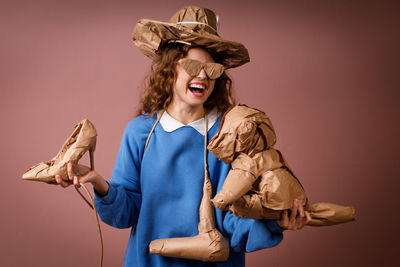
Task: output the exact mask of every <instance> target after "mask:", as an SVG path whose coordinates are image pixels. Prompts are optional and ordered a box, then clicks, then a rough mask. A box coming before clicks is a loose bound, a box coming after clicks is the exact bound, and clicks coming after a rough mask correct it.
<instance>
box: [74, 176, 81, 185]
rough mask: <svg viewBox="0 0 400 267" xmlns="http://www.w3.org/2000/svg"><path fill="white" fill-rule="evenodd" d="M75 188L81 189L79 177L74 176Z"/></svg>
mask: <svg viewBox="0 0 400 267" xmlns="http://www.w3.org/2000/svg"><path fill="white" fill-rule="evenodd" d="M74 186H75V187H77V188H79V187H81V184H80V182H79V179H78V176H74Z"/></svg>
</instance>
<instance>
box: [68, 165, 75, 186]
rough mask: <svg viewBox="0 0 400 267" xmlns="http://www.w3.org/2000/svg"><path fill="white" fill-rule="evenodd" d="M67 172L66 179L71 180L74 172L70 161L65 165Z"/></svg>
mask: <svg viewBox="0 0 400 267" xmlns="http://www.w3.org/2000/svg"><path fill="white" fill-rule="evenodd" d="M67 173H68V179H69V180H70V181H71V182H72V181H73V180H74V176H75V175H74V172H73V171H72V164H71V162H69V163H68V165H67Z"/></svg>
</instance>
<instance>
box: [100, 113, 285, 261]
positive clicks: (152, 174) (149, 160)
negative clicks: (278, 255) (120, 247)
mask: <svg viewBox="0 0 400 267" xmlns="http://www.w3.org/2000/svg"><path fill="white" fill-rule="evenodd" d="M156 118H157V115H156V114H155V115H154V116H153V117H148V116H139V117H137V118H135V119H133V120H132V121H130V122H129V123H128V124H127V126H126V128H125V132H124V135H123V138H122V142H121V146H120V149H119V153H118V156H117V159H116V163H115V167H114V171H113V173H112V177H111V179H110V182H109V185H110V189H109V192H108V194H107V195H106V196H104V197H100V196H99V195H96V198H95V202H96V207H97V209H98V212H99V214H100V217H101V219H102V220H103V221H104V222H105V223H107V224H109V225H111V226H114V227H117V228H131V234H130V238H129V242H128V245H127V248H126V253H125V259H124V265H123V266H174V267H175V266H244V265H245V256H244V253H245V252H251V251H255V250H258V249H262V248H268V247H272V246H275V245H277V244H279V242H280V241H281V240H282V229H281V228H280V227H279V226H278V225H277V224H276V222H275V221H271V220H253V219H243V218H241V217H237V216H233V215H232V213H231V212H223V211H220V210H218V209H215V217H216V226H217V228H218V229H219V231H220V232H221V233H222V234H223V235H224V236H226V237H227V238H229V240H230V246H231V251H230V256H229V259H228V260H227V261H226V262H215V263H209V262H208V263H207V262H200V261H193V260H186V259H177V258H170V257H163V256H159V255H151V254H149V252H148V250H149V249H148V245H149V243H150V242H151V241H152V240H154V239H159V238H170V237H188V236H195V235H197V234H198V229H197V227H198V222H199V215H198V209H199V205H200V201H201V198H202V195H203V191H202V190H203V182H204V159H203V158H204V136H203V135H202V134H200V133H199V132H198V131H197V130H196V129H195V128H193V127H191V126H183V127H179V128H177V129H175V130H173V131H171V132H167V131H165V130H164V129H163V127H162V125H161V124H160V123H158V124H157V126H156V128H155V130H154V133H153V134H152V136H151V139H150V142H149V145H148V147H147V149H146V152H145V153H144V152H143V150H144V145H145V143H146V139H147V136H148V135H149V132H150V130H151V128H152V126H153V124H154V122H155V121H156ZM220 124H221V118H220V117H219V118H218V119H217V121H216V122H215V123H214V125H213V126H212V127H211V129H210V130H209V131H208V137H209V139H211V138H212V137H213V136H214V135H215V134H216V133H217V132H218V129H219V127H220ZM207 162H208V171H209V174H210V179H211V183H212V185H213V195H215V192H218V191H219V190H220V189H221V187H222V185H223V182H224V179H225V177H226V175H227V173H228V171H229V168H230V165H227V164H225V163H223V162H222V161H220V160H218V159H217V158H216V157H215V156H214V155H213V154H211V153H210V152H208V156H207Z"/></svg>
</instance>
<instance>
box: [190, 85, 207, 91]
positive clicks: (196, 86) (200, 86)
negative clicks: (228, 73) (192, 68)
mask: <svg viewBox="0 0 400 267" xmlns="http://www.w3.org/2000/svg"><path fill="white" fill-rule="evenodd" d="M189 87H190V88H195V89H202V90H204V89H206V87H205V86H204V85H201V84H189Z"/></svg>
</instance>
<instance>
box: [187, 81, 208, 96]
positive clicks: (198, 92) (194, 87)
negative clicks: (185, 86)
mask: <svg viewBox="0 0 400 267" xmlns="http://www.w3.org/2000/svg"><path fill="white" fill-rule="evenodd" d="M189 90H190V92H192V94H194V95H195V96H203V95H204V93H205V91H206V86H205V85H204V84H198V83H193V84H189Z"/></svg>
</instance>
